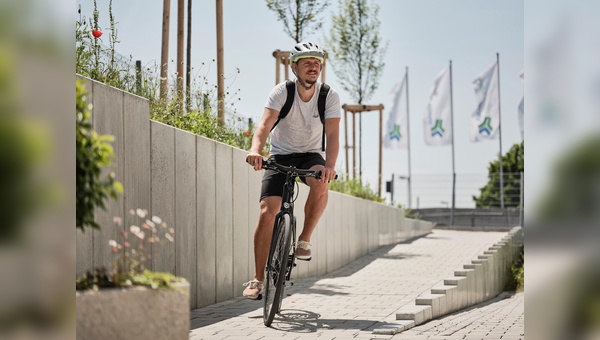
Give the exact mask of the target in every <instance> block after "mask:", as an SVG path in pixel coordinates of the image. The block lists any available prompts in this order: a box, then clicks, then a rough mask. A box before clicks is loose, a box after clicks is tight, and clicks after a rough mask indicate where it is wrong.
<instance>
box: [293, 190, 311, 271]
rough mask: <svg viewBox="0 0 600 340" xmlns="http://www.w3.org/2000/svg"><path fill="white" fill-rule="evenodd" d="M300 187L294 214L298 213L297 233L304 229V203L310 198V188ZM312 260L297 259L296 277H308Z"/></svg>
mask: <svg viewBox="0 0 600 340" xmlns="http://www.w3.org/2000/svg"><path fill="white" fill-rule="evenodd" d="M299 189H300V190H298V191H297V193H296V194H297V199H296V202H295V203H294V214H295V215H296V227H297V232H298V234H297V235H300V233H301V232H302V229H303V228H304V205H305V204H306V199H307V198H308V188H306V187H305V186H304V185H302V186H300V188H299ZM311 243H312V240H311ZM313 245H314V244H313ZM311 262H312V261H310V262H307V261H296V264H297V267H296V269H295V275H294V277H300V278H305V277H308V271H309V266H310V263H311Z"/></svg>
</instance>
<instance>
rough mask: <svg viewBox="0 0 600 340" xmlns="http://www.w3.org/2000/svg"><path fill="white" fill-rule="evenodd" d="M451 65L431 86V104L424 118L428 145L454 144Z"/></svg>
mask: <svg viewBox="0 0 600 340" xmlns="http://www.w3.org/2000/svg"><path fill="white" fill-rule="evenodd" d="M450 86H451V85H450V66H448V67H446V68H444V69H443V70H442V72H440V73H439V74H438V76H437V78H436V79H435V82H434V83H433V86H432V87H431V91H430V94H429V104H428V105H427V109H426V110H425V117H424V118H423V137H424V138H425V144H427V145H448V144H452V112H451V102H450V100H451V98H450V92H451V89H450Z"/></svg>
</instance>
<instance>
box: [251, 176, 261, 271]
mask: <svg viewBox="0 0 600 340" xmlns="http://www.w3.org/2000/svg"><path fill="white" fill-rule="evenodd" d="M263 174H264V171H255V170H254V169H252V168H250V167H249V168H248V273H249V275H250V276H252V275H254V272H255V271H256V268H255V266H256V265H255V263H254V229H255V228H256V225H257V223H258V216H259V213H260V190H261V184H262V178H263ZM261 270H264V268H263V269H261Z"/></svg>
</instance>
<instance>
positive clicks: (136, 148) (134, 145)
mask: <svg viewBox="0 0 600 340" xmlns="http://www.w3.org/2000/svg"><path fill="white" fill-rule="evenodd" d="M149 116H150V106H149V104H148V100H146V99H145V98H142V97H138V96H134V95H132V94H129V93H125V94H124V95H123V123H124V132H125V133H124V135H123V151H124V157H123V163H124V176H125V178H124V183H123V189H124V193H123V196H124V200H125V211H129V209H136V208H141V209H147V210H150V207H151V202H150V197H151V192H150V190H151V180H152V179H151V173H150V169H151V167H150V117H149ZM134 222H135V223H139V220H137V219H133V216H132V215H130V214H125V223H126V225H127V226H129V225H132V224H134Z"/></svg>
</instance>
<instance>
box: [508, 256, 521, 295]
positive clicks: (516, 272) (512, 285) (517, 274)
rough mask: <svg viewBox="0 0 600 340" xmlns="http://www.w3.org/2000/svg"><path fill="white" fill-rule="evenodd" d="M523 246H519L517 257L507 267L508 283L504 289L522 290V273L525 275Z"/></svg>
mask: <svg viewBox="0 0 600 340" xmlns="http://www.w3.org/2000/svg"><path fill="white" fill-rule="evenodd" d="M524 254H525V247H524V246H521V249H520V253H519V257H518V258H517V260H516V261H515V262H513V263H512V264H511V266H510V268H509V269H508V284H507V285H506V290H508V291H523V288H524V287H525V286H524V279H525V278H524V275H525V262H524Z"/></svg>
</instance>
